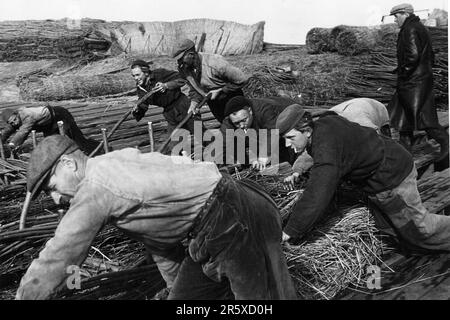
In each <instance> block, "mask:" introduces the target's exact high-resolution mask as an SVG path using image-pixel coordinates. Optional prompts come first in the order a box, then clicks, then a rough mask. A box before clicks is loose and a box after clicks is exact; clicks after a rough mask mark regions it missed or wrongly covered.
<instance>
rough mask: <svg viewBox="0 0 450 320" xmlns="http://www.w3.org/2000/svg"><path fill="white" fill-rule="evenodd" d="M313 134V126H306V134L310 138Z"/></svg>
mask: <svg viewBox="0 0 450 320" xmlns="http://www.w3.org/2000/svg"><path fill="white" fill-rule="evenodd" d="M311 135H312V128H311V127H307V128H306V136H307V137H308V138H309V137H311Z"/></svg>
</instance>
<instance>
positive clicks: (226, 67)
mask: <svg viewBox="0 0 450 320" xmlns="http://www.w3.org/2000/svg"><path fill="white" fill-rule="evenodd" d="M218 70H219V76H220V77H221V78H222V79H223V80H224V81H225V82H226V84H225V86H224V87H223V88H222V91H223V92H225V93H230V92H234V91H237V90H239V89H242V88H243V87H244V86H245V85H246V84H247V83H248V81H249V77H248V76H247V75H246V74H245V73H244V72H242V70H241V69H239V68H237V67H235V66H233V65H231V64H230V63H229V62H228V61H226V60H225V59H223V58H222V59H221V60H220V61H219V65H218Z"/></svg>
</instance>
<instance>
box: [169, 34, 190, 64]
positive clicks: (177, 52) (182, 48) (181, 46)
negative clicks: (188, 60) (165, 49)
mask: <svg viewBox="0 0 450 320" xmlns="http://www.w3.org/2000/svg"><path fill="white" fill-rule="evenodd" d="M194 47H195V43H194V42H193V41H192V40H189V39H183V40H181V41H179V42H178V43H177V44H175V47H174V48H173V53H172V58H175V59H176V60H179V59H180V58H181V57H182V56H183V54H184V53H185V52H186V51H187V50H189V49H192V48H194Z"/></svg>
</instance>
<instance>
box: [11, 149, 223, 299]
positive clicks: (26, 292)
mask: <svg viewBox="0 0 450 320" xmlns="http://www.w3.org/2000/svg"><path fill="white" fill-rule="evenodd" d="M220 179H221V174H220V172H219V171H218V169H217V167H216V165H215V164H213V163H208V162H203V163H193V161H192V160H191V159H189V158H186V157H175V156H172V157H171V156H164V155H161V154H159V153H141V152H140V151H139V150H136V149H133V148H127V149H123V150H120V151H115V152H111V153H108V154H106V155H102V156H98V157H95V158H91V159H89V160H88V162H87V166H86V171H85V177H84V179H83V180H82V181H81V182H80V184H79V185H78V186H77V192H76V195H75V197H74V198H73V199H72V201H71V205H70V209H69V210H68V211H67V213H66V214H65V215H64V217H63V218H62V220H61V221H60V223H59V225H58V227H57V229H56V232H55V236H54V237H53V238H52V239H50V240H49V241H48V242H47V244H46V246H45V248H44V249H43V250H42V251H41V253H40V254H39V258H37V259H35V260H34V261H33V262H32V263H31V265H30V267H29V268H28V271H27V272H26V274H25V275H24V277H23V278H22V280H21V283H20V287H19V289H18V291H17V295H16V298H18V299H45V298H47V297H48V296H49V295H50V294H51V293H52V292H53V291H54V289H56V288H58V287H59V286H61V285H64V280H65V279H66V277H67V276H68V274H66V270H67V268H68V267H69V266H71V265H75V266H79V265H81V264H82V263H83V261H84V260H85V258H86V256H87V254H88V251H89V248H90V246H91V243H92V241H93V240H94V238H95V236H96V234H97V233H98V232H99V231H100V230H101V229H102V227H103V226H104V225H105V224H113V225H114V226H116V227H117V228H119V229H120V230H122V231H123V232H124V233H125V234H127V235H128V236H129V237H130V238H133V239H136V240H138V241H141V242H143V243H144V244H145V246H146V248H147V250H148V251H149V252H150V253H152V254H153V257H154V260H155V262H156V263H157V265H158V267H159V269H160V271H161V274H162V275H163V277H164V279H165V280H166V282H168V286H171V284H172V282H173V280H174V278H175V276H176V274H177V272H178V267H179V263H177V262H174V261H170V259H166V258H164V257H166V256H170V254H171V251H172V250H175V248H176V247H177V246H179V245H180V243H181V241H182V240H183V239H185V238H186V236H187V234H188V232H189V231H190V228H191V226H192V223H193V220H194V219H195V217H196V216H197V214H198V212H199V211H200V209H201V208H202V206H203V205H204V204H205V202H206V200H207V199H208V197H209V196H210V195H211V194H212V192H213V190H214V188H215V186H216V185H217V183H218V182H219V180H220Z"/></svg>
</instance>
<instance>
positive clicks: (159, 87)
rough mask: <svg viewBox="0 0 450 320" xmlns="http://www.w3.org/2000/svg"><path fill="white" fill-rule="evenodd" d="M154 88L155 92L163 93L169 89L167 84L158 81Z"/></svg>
mask: <svg viewBox="0 0 450 320" xmlns="http://www.w3.org/2000/svg"><path fill="white" fill-rule="evenodd" d="M153 90H155V92H162V93H164V92H166V90H167V84H165V83H162V82H157V83H156V84H155V87H154V88H153Z"/></svg>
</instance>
